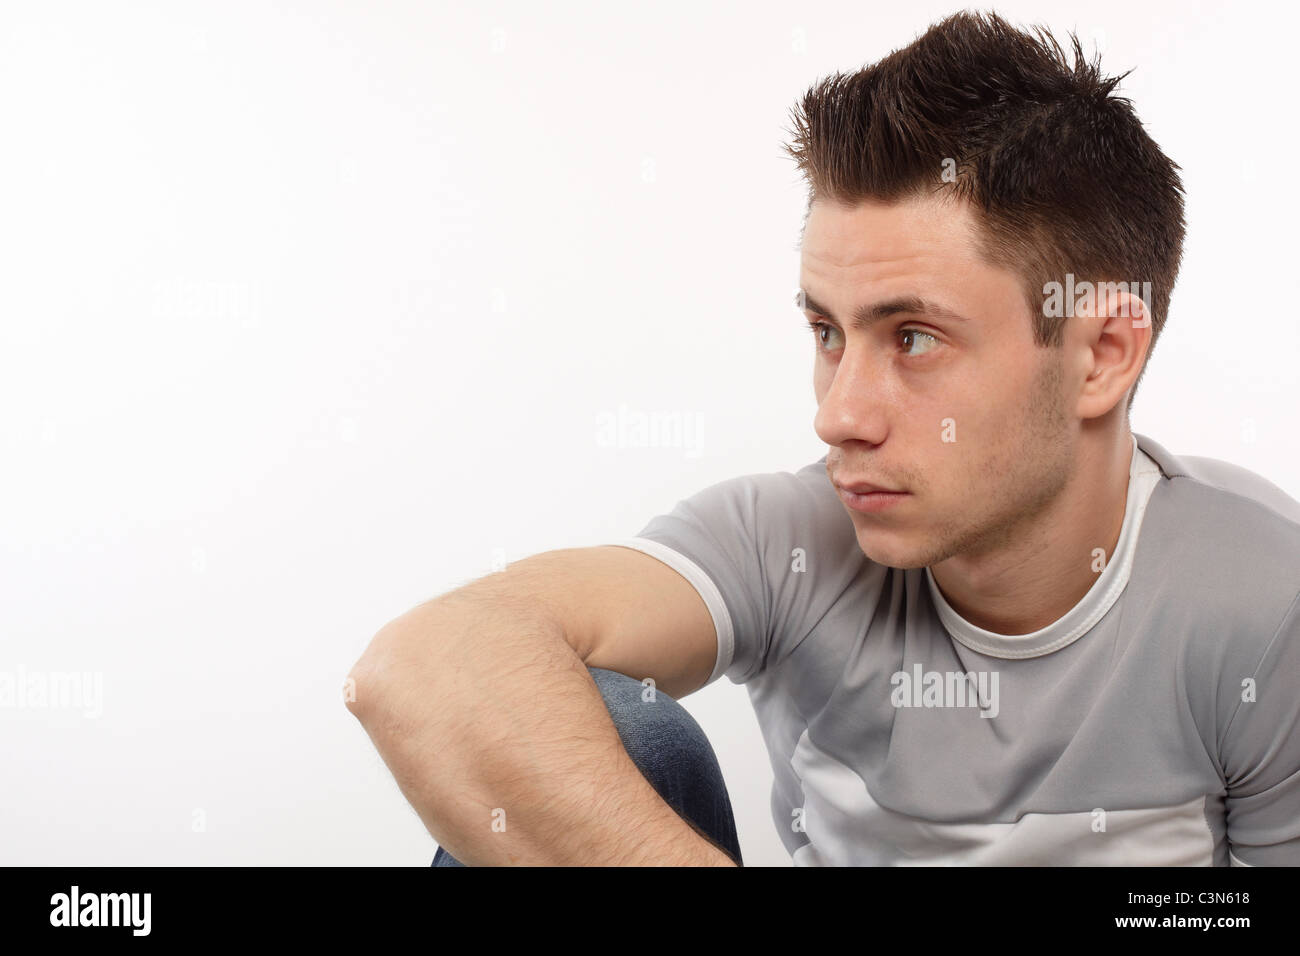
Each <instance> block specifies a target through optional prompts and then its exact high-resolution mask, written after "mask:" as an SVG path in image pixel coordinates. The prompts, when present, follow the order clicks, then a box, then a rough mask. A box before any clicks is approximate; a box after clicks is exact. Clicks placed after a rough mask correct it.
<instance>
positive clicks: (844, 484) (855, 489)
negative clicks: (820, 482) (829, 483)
mask: <svg viewBox="0 0 1300 956" xmlns="http://www.w3.org/2000/svg"><path fill="white" fill-rule="evenodd" d="M832 480H833V479H832ZM833 481H834V480H833ZM834 484H835V486H836V487H837V488H840V489H841V490H843V491H849V492H852V493H853V494H855V495H871V494H876V493H877V492H884V493H886V494H894V495H896V494H903V491H902V489H900V488H886V487H885V486H884V485H876V484H872V483H871V482H869V481H834Z"/></svg>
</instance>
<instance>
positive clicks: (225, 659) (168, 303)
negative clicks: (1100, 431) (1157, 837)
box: [0, 0, 1300, 866]
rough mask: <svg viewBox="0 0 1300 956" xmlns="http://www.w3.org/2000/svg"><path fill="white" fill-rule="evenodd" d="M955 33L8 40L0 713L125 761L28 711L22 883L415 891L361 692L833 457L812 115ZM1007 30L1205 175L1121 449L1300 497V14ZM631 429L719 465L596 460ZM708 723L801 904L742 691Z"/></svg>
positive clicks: (1182, 7) (771, 21)
mask: <svg viewBox="0 0 1300 956" xmlns="http://www.w3.org/2000/svg"><path fill="white" fill-rule="evenodd" d="M955 9H957V7H956V6H949V5H947V4H935V3H919V4H906V5H904V4H894V3H888V4H886V3H862V2H852V3H813V4H809V3H800V4H798V5H795V4H788V3H787V4H777V3H756V4H743V5H742V4H734V5H733V4H726V5H721V4H718V5H712V6H710V5H707V4H704V5H702V4H700V3H698V2H679V3H653V4H644V5H638V6H631V5H624V4H617V5H608V6H607V5H604V4H591V5H577V4H570V5H559V6H555V5H548V6H547V7H546V9H539V8H536V7H535V6H534V5H533V4H527V3H510V4H501V3H496V4H473V5H472V6H471V5H470V4H464V5H449V4H421V3H391V2H390V3H384V2H361V0H355V2H351V3H328V4H326V3H307V2H302V3H294V4H290V3H277V4H268V3H230V2H223V3H220V4H217V3H212V4H193V3H189V4H180V3H156V4H144V3H116V4H103V3H90V2H87V3H81V4H67V3H30V4H13V3H10V4H5V5H4V6H3V8H2V12H0V131H2V135H3V149H0V263H3V269H2V271H0V323H2V326H0V327H2V329H3V338H2V339H0V408H3V419H2V423H0V455H2V458H0V461H2V462H3V470H2V471H0V475H2V477H0V481H2V482H3V485H2V487H0V491H2V492H3V496H2V497H0V670H8V671H10V672H16V671H17V669H18V668H20V667H21V668H25V669H26V671H28V672H32V671H38V672H39V671H47V672H48V671H77V672H98V673H101V674H102V677H103V714H102V716H100V717H98V718H89V717H86V716H85V715H84V714H82V713H81V712H78V711H75V710H65V711H54V710H41V709H35V708H23V709H18V708H12V707H11V708H6V709H0V755H2V757H3V765H4V785H3V787H0V802H2V804H3V806H2V810H0V862H3V863H20V864H87V865H91V864H94V865H101V864H281V863H287V864H404V865H417V866H420V865H427V864H428V862H429V860H430V859H431V857H432V855H433V852H434V849H435V846H434V843H433V840H432V838H431V837H430V836H429V835H428V833H427V832H426V831H425V829H424V827H423V826H422V824H421V823H420V821H419V820H418V818H417V817H416V816H415V814H414V812H413V811H412V810H411V809H410V808H409V807H408V806H407V804H406V802H405V801H404V799H403V798H402V796H401V794H400V792H399V791H398V789H397V786H396V784H395V783H394V782H393V781H392V779H391V777H390V776H389V774H388V772H387V770H386V768H385V767H384V765H383V763H382V761H381V760H380V758H379V756H378V754H377V753H376V752H375V751H374V749H373V748H372V746H371V744H370V742H369V739H368V738H367V737H366V736H365V733H364V731H363V730H362V728H361V727H360V725H359V724H358V723H357V722H356V720H355V719H354V718H353V717H352V716H351V714H350V713H349V712H348V711H347V710H346V708H345V707H344V705H343V703H342V697H341V685H342V680H343V678H344V676H345V675H346V673H347V671H348V668H349V667H350V666H351V665H352V663H353V662H354V661H355V659H356V658H357V656H358V655H359V654H360V653H361V651H362V649H363V648H364V646H365V645H366V643H367V642H368V641H369V639H370V637H371V636H372V635H373V634H374V632H375V631H376V630H377V629H378V628H379V627H380V626H381V625H383V624H384V623H385V622H386V621H388V620H389V619H391V618H392V617H394V616H396V615H397V614H399V613H401V612H403V611H404V610H406V609H407V608H409V607H411V606H412V605H414V604H417V603H419V602H421V601H423V600H425V599H427V598H429V597H431V596H433V595H435V594H438V593H441V592H442V591H445V590H447V589H449V588H451V587H453V586H455V585H457V584H460V583H463V582H465V581H467V580H469V579H471V578H473V577H477V576H479V575H481V574H484V573H487V572H488V571H489V569H490V568H491V566H492V562H493V561H494V560H495V559H499V558H500V557H501V556H504V558H505V559H507V560H515V559H517V558H520V557H523V556H525V555H528V554H532V553H535V552H538V551H543V550H549V549H552V548H558V547H571V546H581V545H590V544H598V543H602V542H605V541H609V540H612V539H617V538H621V537H625V536H628V535H631V534H634V533H636V532H637V531H638V530H640V528H641V527H643V525H644V524H645V523H646V521H647V520H648V519H649V518H650V517H651V516H653V515H655V514H657V513H660V512H663V511H666V510H668V509H670V508H671V507H672V506H673V504H674V503H675V502H676V501H677V500H679V499H680V498H683V497H685V496H687V495H690V494H692V493H694V492H695V491H698V490H700V489H701V488H703V487H705V486H706V485H709V484H712V483H713V482H715V481H719V480H722V479H725V478H730V477H733V476H736V475H739V474H745V473H749V472H755V471H777V470H788V471H793V470H796V469H797V468H798V467H800V466H801V465H804V464H807V463H808V462H811V461H814V460H816V459H817V458H818V457H820V456H821V454H823V453H824V450H825V449H824V446H823V445H821V444H820V443H819V442H818V440H817V438H816V435H815V434H814V432H813V430H812V419H813V413H814V411H815V404H814V398H813V392H812V380H811V360H812V354H811V343H810V341H809V337H808V336H807V333H806V332H804V331H802V330H801V329H800V327H799V323H801V322H802V318H801V317H800V315H799V314H798V313H797V312H796V311H795V310H794V308H793V306H792V304H791V302H792V297H793V294H794V290H795V288H796V287H797V280H798V254H797V252H796V250H795V248H794V243H795V241H796V238H797V231H798V227H799V224H800V220H801V215H802V211H803V200H804V191H803V185H802V183H801V182H800V181H799V179H798V178H797V176H796V173H795V170H794V167H793V164H792V163H791V161H790V160H789V159H788V158H787V157H785V156H784V155H783V154H782V153H781V151H780V148H779V146H780V142H781V141H782V139H783V138H784V135H785V130H784V127H786V126H787V125H788V116H789V112H788V111H789V109H790V107H791V106H792V105H793V104H794V102H795V101H796V99H797V98H798V96H799V95H800V94H801V93H802V92H803V91H804V90H805V89H806V88H807V87H808V86H809V85H810V84H811V83H813V82H814V81H815V80H816V79H818V78H819V77H821V76H823V75H825V74H827V73H829V72H832V71H834V70H837V69H839V70H846V71H850V70H854V69H857V68H858V67H860V66H862V65H864V64H866V63H868V62H870V61H873V60H875V59H877V58H879V57H880V56H882V55H884V54H886V53H888V52H889V51H890V50H891V49H893V48H896V47H898V46H902V45H905V44H906V43H907V42H909V41H910V40H911V39H912V38H913V37H914V36H915V35H916V34H917V33H919V32H920V31H922V30H923V29H924V28H925V27H926V26H927V25H928V24H929V23H930V22H932V21H934V20H936V19H938V18H940V17H941V16H943V15H945V14H948V13H951V12H953V11H954V10H955ZM998 9H999V11H1000V12H1002V13H1003V14H1004V15H1007V16H1009V17H1010V18H1012V19H1013V20H1016V21H1017V22H1020V23H1028V22H1033V23H1044V24H1046V25H1048V26H1050V27H1051V28H1053V30H1055V31H1056V32H1057V34H1058V36H1060V37H1062V38H1064V35H1065V31H1067V30H1071V29H1073V30H1077V31H1078V33H1079V35H1080V37H1081V38H1082V39H1083V40H1084V41H1085V43H1086V44H1087V45H1088V49H1089V50H1091V49H1092V44H1093V43H1096V44H1097V45H1098V46H1099V48H1100V49H1101V51H1102V53H1103V66H1104V67H1105V68H1106V70H1107V72H1109V73H1119V72H1122V71H1124V70H1126V69H1129V68H1130V67H1134V66H1136V67H1137V70H1136V72H1134V73H1133V74H1131V75H1130V76H1129V78H1128V79H1127V80H1125V82H1124V83H1123V84H1122V86H1121V88H1120V91H1121V93H1123V94H1125V95H1128V96H1130V97H1131V98H1132V99H1133V100H1134V102H1135V105H1136V108H1137V110H1138V113H1139V115H1140V116H1141V117H1142V118H1143V120H1144V121H1145V122H1146V123H1147V125H1148V128H1149V130H1150V131H1151V133H1152V135H1153V136H1154V137H1155V139H1156V140H1157V141H1158V142H1159V143H1160V144H1161V145H1162V147H1164V148H1165V150H1166V151H1167V152H1168V153H1169V154H1170V155H1171V156H1172V157H1173V158H1174V159H1175V161H1177V162H1178V163H1179V164H1180V165H1181V166H1182V168H1183V174H1184V179H1185V185H1186V188H1187V193H1188V218H1189V236H1188V241H1187V246H1186V257H1185V263H1184V267H1183V272H1182V277H1181V279H1180V282H1179V285H1178V288H1177V291H1176V292H1175V295H1174V299H1173V307H1172V311H1171V315H1170V318H1169V323H1168V326H1167V327H1166V329H1165V331H1164V334H1163V336H1162V338H1161V340H1160V342H1159V343H1158V345H1157V347H1156V350H1155V353H1154V359H1153V365H1152V367H1151V369H1150V371H1149V372H1148V375H1147V377H1146V379H1145V381H1144V383H1143V387H1142V390H1141V393H1140V394H1139V396H1138V400H1137V404H1136V407H1135V409H1134V428H1135V430H1137V431H1139V432H1141V433H1144V434H1147V435H1150V436H1151V437H1153V438H1155V439H1156V440H1157V441H1158V442H1160V443H1161V444H1162V445H1164V446H1165V447H1166V448H1168V449H1169V450H1170V451H1172V452H1174V453H1175V454H1197V455H1209V456H1212V457H1218V458H1224V459H1227V460H1230V461H1233V462H1236V463H1238V464H1241V465H1244V466H1245V467H1247V468H1250V469H1252V470H1255V471H1257V472H1259V473H1260V474H1262V475H1264V476H1265V477H1267V478H1269V479H1270V480H1272V481H1273V482H1275V483H1276V484H1278V485H1280V486H1281V487H1282V488H1283V489H1285V490H1286V491H1288V492H1289V493H1290V494H1291V495H1293V496H1297V497H1300V459H1298V458H1297V455H1296V451H1295V445H1296V441H1295V415H1296V411H1297V406H1298V405H1300V402H1298V401H1297V399H1298V398H1300V386H1298V385H1297V374H1296V361H1297V355H1298V354H1300V349H1298V348H1297V346H1298V345H1300V335H1298V334H1297V331H1296V318H1297V316H1296V310H1295V309H1294V307H1293V306H1292V304H1291V303H1290V302H1289V301H1287V299H1288V296H1289V293H1288V291H1287V290H1289V289H1290V283H1291V281H1293V279H1294V267H1293V261H1292V259H1293V253H1294V223H1295V222H1296V221H1297V219H1298V218H1300V216H1298V215H1297V213H1298V210H1297V200H1296V191H1295V188H1294V177H1293V176H1292V170H1291V164H1292V161H1293V159H1294V157H1295V156H1296V155H1297V154H1298V152H1300V151H1298V149H1297V147H1298V145H1300V144H1298V143H1297V133H1296V127H1295V124H1294V123H1293V122H1292V121H1291V116H1292V112H1293V98H1294V83H1293V76H1292V70H1293V68H1294V65H1295V63H1294V51H1293V49H1292V45H1291V44H1292V41H1293V38H1294V36H1295V34H1296V31H1297V27H1300V23H1297V14H1296V13H1295V12H1294V10H1293V9H1291V8H1287V7H1279V6H1276V5H1272V4H1267V5H1263V4H1261V5H1254V6H1252V5H1249V4H1242V3H1232V4H1227V3H1223V4H1204V3H1202V4H1188V3H1178V4H1175V3H1159V4H1135V3H1132V2H1124V3H1115V2H1112V3H1092V4H1089V5H1087V6H1086V7H1085V6H1084V5H1082V4H1064V3H1042V4H1024V3H1012V4H1003V5H1001V6H1000V7H999V8H998ZM1085 10H1087V11H1088V12H1086V13H1085V12H1083V11H1085ZM1275 282H1276V283H1280V284H1281V287H1280V290H1279V293H1278V294H1276V295H1275V294H1273V293H1271V292H1269V291H1268V288H1269V286H1270V285H1271V284H1273V283H1275ZM620 406H624V407H625V408H626V410H628V411H631V412H643V413H650V412H660V413H667V414H677V415H681V416H684V417H685V419H686V420H689V421H691V422H694V423H698V424H699V425H700V426H701V431H700V433H699V435H698V438H699V442H698V444H694V442H693V440H692V441H691V442H689V443H688V442H685V441H684V442H682V443H680V444H679V446H678V447H666V448H665V447H640V448H637V447H619V446H618V445H617V444H616V445H615V446H614V447H610V446H608V445H607V444H602V442H601V441H600V433H599V431H598V427H597V426H598V423H599V421H600V420H601V418H600V416H601V415H602V414H604V413H615V414H617V412H618V410H619V407H620ZM686 706H687V707H688V708H689V709H690V711H691V712H692V713H693V714H695V715H696V717H697V718H698V719H699V721H700V722H701V724H702V725H703V727H704V729H705V731H706V732H707V733H708V734H709V736H710V738H711V739H712V741H713V743H714V745H715V748H716V750H717V751H718V754H719V757H720V759H721V762H722V765H723V769H724V772H725V775H726V779H727V782H728V786H729V789H730V792H731V796H732V799H733V802H734V805H735V809H736V816H737V824H738V826H739V829H740V834H741V840H742V845H743V851H744V854H745V857H746V862H747V863H749V864H776V865H786V864H788V857H787V855H786V853H785V852H784V850H783V849H782V848H781V844H780V842H779V839H778V836H777V833H776V831H775V828H774V824H773V822H772V820H771V818H770V816H769V808H768V789H769V786H770V783H771V779H772V771H771V767H770V765H769V763H768V759H767V755H766V752H765V750H764V748H763V743H762V740H761V738H760V736H759V733H758V728H757V724H756V722H755V719H754V716H753V714H752V711H751V710H750V706H749V702H748V697H747V694H746V692H745V690H744V689H743V688H741V687H737V686H735V685H733V684H731V683H730V682H729V681H727V680H723V681H720V682H718V683H717V684H715V685H713V686H711V687H709V688H707V689H706V690H704V691H702V692H700V693H699V694H696V695H693V696H691V697H689V698H687V700H686ZM199 820H201V821H202V824H203V826H202V828H201V829H196V821H199Z"/></svg>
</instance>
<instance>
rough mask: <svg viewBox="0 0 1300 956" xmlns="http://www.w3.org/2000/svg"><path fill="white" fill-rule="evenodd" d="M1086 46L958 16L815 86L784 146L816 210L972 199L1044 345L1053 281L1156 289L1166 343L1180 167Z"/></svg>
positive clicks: (1050, 327) (1058, 323) (1053, 327)
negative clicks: (948, 195) (944, 194)
mask: <svg viewBox="0 0 1300 956" xmlns="http://www.w3.org/2000/svg"><path fill="white" fill-rule="evenodd" d="M1071 45H1072V47H1073V53H1074V59H1073V63H1071V61H1070V58H1069V56H1068V55H1067V54H1066V52H1065V50H1063V49H1062V47H1061V45H1060V43H1058V42H1057V41H1056V40H1055V39H1054V38H1053V37H1052V35H1051V34H1050V33H1049V32H1048V31H1047V29H1046V28H1044V27H1034V28H1032V29H1031V30H1030V31H1023V30H1020V29H1017V28H1016V27H1014V26H1012V25H1011V24H1010V23H1008V22H1007V21H1006V20H1005V19H1003V18H1002V17H1000V16H999V15H997V14H996V13H987V14H982V13H976V12H969V11H963V12H961V13H956V14H953V15H952V16H949V17H947V18H945V19H944V20H942V21H940V22H938V23H936V24H934V25H933V26H931V27H930V28H929V29H928V30H927V31H926V32H925V33H924V34H922V35H921V36H919V37H917V39H916V40H914V41H913V42H912V43H911V44H909V45H908V46H905V47H903V48H901V49H898V50H895V51H894V52H892V53H890V54H889V55H888V56H886V57H884V58H883V59H881V60H879V61H878V62H876V63H874V64H871V65H869V66H866V67H864V68H863V69H861V70H859V71H857V72H856V73H849V74H846V73H838V72H837V73H835V74H833V75H831V76H829V77H826V78H824V79H822V80H820V81H819V82H817V83H816V84H814V85H813V86H812V87H810V88H809V89H808V91H807V92H806V93H805V94H804V96H803V98H802V100H801V101H800V102H799V103H798V104H797V105H796V106H795V107H794V109H793V110H792V111H791V112H792V117H793V121H794V129H793V130H788V131H787V132H789V133H790V134H791V140H790V142H788V143H786V144H784V149H785V150H786V152H788V153H789V155H790V156H792V157H793V158H794V160H795V162H796V164H797V165H798V168H799V171H800V172H801V173H802V174H803V175H804V177H805V179H806V180H807V183H808V187H809V188H808V206H809V209H811V207H812V204H813V203H814V202H816V201H818V200H825V201H833V202H838V203H843V204H847V205H852V204H854V203H856V202H859V201H862V200H865V199H873V200H877V201H885V202H891V201H897V200H902V199H906V198H910V197H913V196H917V195H920V194H922V193H926V192H933V191H935V190H936V189H948V190H955V192H956V195H957V196H958V197H960V198H962V199H965V200H968V201H970V202H971V203H972V204H973V207H974V209H975V211H976V215H977V218H978V220H979V222H980V226H981V232H982V240H983V242H982V246H983V253H984V255H985V257H986V258H987V259H988V260H989V261H990V262H992V263H994V264H996V265H999V266H1002V267H1006V268H1010V269H1012V270H1014V271H1015V272H1016V273H1017V274H1019V275H1021V276H1022V277H1023V280H1024V283H1025V285H1024V288H1025V293H1026V299H1027V301H1028V303H1029V306H1030V309H1031V312H1032V314H1033V316H1034V338H1035V341H1036V342H1037V343H1038V344H1039V345H1043V346H1048V345H1059V344H1060V342H1061V336H1062V333H1063V325H1064V321H1065V320H1064V319H1062V318H1057V317H1051V316H1048V315H1046V314H1045V310H1044V308H1043V298H1044V296H1043V286H1044V284H1045V283H1047V282H1050V281H1057V282H1062V283H1063V282H1064V281H1065V276H1066V274H1067V273H1072V274H1073V275H1074V276H1075V279H1076V281H1080V280H1084V279H1087V280H1089V281H1092V282H1125V283H1127V282H1148V281H1149V282H1150V283H1151V286H1150V289H1151V297H1150V301H1148V302H1147V305H1148V306H1149V307H1150V311H1151V335H1152V348H1154V346H1155V341H1156V338H1158V336H1159V335H1160V331H1161V329H1162V328H1163V327H1164V322H1165V316H1166V314H1167V312H1168V309H1169V298H1170V294H1171V293H1172V291H1173V286H1174V281H1175V279H1176V278H1177V275H1178V268H1179V264H1180V261H1181V259H1182V246H1183V235H1184V231H1185V224H1184V219H1183V186H1182V181H1181V180H1180V178H1179V167H1178V165H1177V164H1176V163H1174V162H1173V161H1172V160H1170V159H1169V158H1168V157H1167V156H1166V155H1165V154H1164V153H1163V152H1162V151H1161V149H1160V147H1159V146H1158V145H1156V143H1155V141H1154V140H1152V138H1151V137H1150V136H1149V135H1148V134H1147V132H1146V130H1145V129H1144V128H1143V126H1142V123H1141V121H1140V120H1139V119H1138V117H1137V115H1136V114H1135V113H1134V111H1133V106H1132V103H1131V102H1130V101H1129V100H1128V99H1126V98H1124V97H1120V96H1116V95H1115V94H1114V89H1115V87H1116V85H1117V84H1118V83H1119V82H1120V80H1122V79H1123V78H1124V77H1125V76H1127V75H1128V73H1124V74H1122V75H1120V76H1116V77H1105V76H1103V75H1102V73H1101V69H1100V63H1099V59H1100V58H1099V57H1098V58H1097V59H1094V61H1093V62H1088V60H1087V59H1086V57H1085V56H1084V53H1083V49H1082V46H1081V44H1080V43H1079V39H1078V37H1077V36H1075V35H1073V34H1071ZM945 160H949V161H950V162H949V164H948V168H949V169H950V170H951V171H953V173H954V175H953V176H950V177H947V178H948V180H949V181H944V180H943V178H941V176H942V174H941V170H942V169H943V166H944V161H945ZM806 222H807V220H806V218H805V224H806ZM1148 357H1149V356H1148ZM1145 371H1146V369H1145V366H1144V368H1143V370H1142V373H1140V374H1139V376H1138V380H1137V381H1138V382H1140V381H1141V379H1142V375H1143V374H1145ZM1136 393H1137V388H1136V383H1135V387H1134V389H1133V392H1132V393H1131V394H1130V398H1129V404H1130V405H1131V404H1132V397H1133V395H1136Z"/></svg>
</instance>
